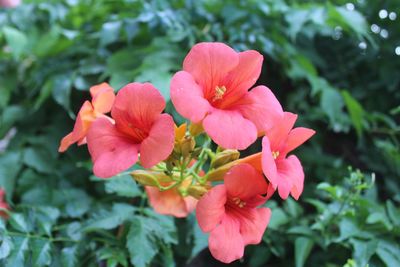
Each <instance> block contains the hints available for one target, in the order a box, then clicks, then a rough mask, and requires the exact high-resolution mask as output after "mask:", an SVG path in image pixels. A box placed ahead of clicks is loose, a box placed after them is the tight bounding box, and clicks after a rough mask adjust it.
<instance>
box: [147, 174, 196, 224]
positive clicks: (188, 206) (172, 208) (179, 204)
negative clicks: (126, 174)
mask: <svg viewBox="0 0 400 267" xmlns="http://www.w3.org/2000/svg"><path fill="white" fill-rule="evenodd" d="M172 182H173V181H171V182H170V183H160V184H161V185H162V186H168V185H170V184H171V183H172ZM190 183H191V180H190V179H186V180H185V181H183V182H182V185H183V186H189V185H190ZM146 193H147V196H148V197H149V202H150V205H151V206H152V207H153V209H154V210H155V211H156V212H157V213H159V214H164V215H172V216H175V217H177V218H184V217H187V216H188V215H189V214H190V213H191V212H192V211H193V210H194V208H195V207H196V204H197V199H195V198H194V197H192V196H182V194H181V193H180V192H179V188H178V187H174V188H172V189H170V190H166V191H160V190H159V189H158V188H157V187H153V186H146Z"/></svg>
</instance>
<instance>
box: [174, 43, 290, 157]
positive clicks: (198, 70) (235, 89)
mask: <svg viewBox="0 0 400 267" xmlns="http://www.w3.org/2000/svg"><path fill="white" fill-rule="evenodd" d="M262 61H263V57H262V55H261V54H259V53H258V52H257V51H254V50H248V51H244V52H240V53H238V52H235V51H234V50H233V49H232V48H230V47H229V46H227V45H225V44H223V43H199V44H197V45H195V46H194V47H193V48H192V49H191V50H190V52H189V54H188V55H187V56H186V58H185V60H184V62H183V71H179V72H177V73H176V74H175V75H174V76H173V78H172V80H171V100H172V102H173V104H174V106H175V108H176V110H177V111H178V112H179V113H180V114H181V115H182V116H183V117H185V118H187V119H189V120H191V121H192V122H194V123H200V122H202V124H203V127H204V130H205V132H206V133H207V134H208V135H209V136H210V137H211V138H212V140H213V141H214V142H215V143H217V144H218V145H220V146H222V147H223V148H231V149H245V148H247V147H248V146H249V145H250V144H252V143H253V142H254V141H255V140H256V138H257V134H258V132H261V131H265V130H268V129H270V128H272V126H273V125H274V123H275V122H276V121H277V120H280V119H281V117H282V116H283V111H282V107H281V105H280V103H279V102H278V100H277V99H276V97H275V96H274V94H273V93H272V92H271V90H269V89H268V88H267V87H265V86H257V87H255V88H253V89H252V90H251V91H249V89H250V88H251V87H252V86H253V85H254V83H255V82H256V81H257V79H258V77H259V75H260V72H261V67H262Z"/></svg>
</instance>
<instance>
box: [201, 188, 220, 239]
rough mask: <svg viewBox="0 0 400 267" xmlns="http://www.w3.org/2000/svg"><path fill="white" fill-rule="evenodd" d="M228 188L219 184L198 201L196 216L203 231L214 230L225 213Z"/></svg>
mask: <svg viewBox="0 0 400 267" xmlns="http://www.w3.org/2000/svg"><path fill="white" fill-rule="evenodd" d="M225 203H226V189H225V186H224V185H217V186H215V187H213V188H212V189H211V190H210V191H208V192H207V194H205V195H204V196H203V197H202V198H201V199H200V200H199V202H198V203H197V207H196V218H197V222H198V223H199V226H200V228H201V230H203V232H210V231H212V230H213V229H214V228H215V227H216V226H217V224H219V223H220V222H221V220H222V218H223V216H224V214H225Z"/></svg>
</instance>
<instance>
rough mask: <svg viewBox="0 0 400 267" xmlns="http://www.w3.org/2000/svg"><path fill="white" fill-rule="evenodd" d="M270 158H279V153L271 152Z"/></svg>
mask: <svg viewBox="0 0 400 267" xmlns="http://www.w3.org/2000/svg"><path fill="white" fill-rule="evenodd" d="M272 157H274V159H276V158H277V157H279V151H272Z"/></svg>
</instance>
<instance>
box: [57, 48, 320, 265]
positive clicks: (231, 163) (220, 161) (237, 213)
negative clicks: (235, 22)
mask: <svg viewBox="0 0 400 267" xmlns="http://www.w3.org/2000/svg"><path fill="white" fill-rule="evenodd" d="M262 62H263V56H262V55H261V54H259V53H258V52H257V51H254V50H249V51H244V52H236V51H234V50H233V49H232V48H230V47H229V46H227V45H225V44H223V43H199V44H197V45H195V46H194V47H193V48H192V49H191V50H190V52H189V54H188V55H187V56H186V58H185V60H184V62H183V70H182V71H179V72H177V73H176V74H175V75H174V76H173V77H172V80H171V85H170V89H171V91H170V94H171V100H172V103H173V105H174V107H175V109H176V110H177V112H178V113H179V114H180V115H182V116H183V117H184V118H185V119H187V120H188V123H184V124H182V125H180V126H179V127H178V126H176V125H175V124H174V121H173V118H172V117H171V116H170V115H168V114H165V113H162V112H163V110H164V109H165V106H166V103H165V100H164V98H163V97H162V96H161V94H160V93H159V91H158V90H157V89H156V88H155V87H154V86H153V85H152V84H150V83H130V84H128V85H126V86H124V87H123V88H122V89H120V90H119V91H118V93H117V95H114V90H113V89H112V88H111V87H110V86H109V85H108V84H106V83H103V84H100V85H97V86H94V87H92V88H90V93H91V96H92V101H91V102H89V101H86V102H85V103H84V104H83V106H82V108H81V109H80V111H79V113H78V116H77V119H76V122H75V126H74V129H73V131H72V132H71V133H70V134H68V135H67V136H66V137H64V139H63V140H62V141H61V145H60V148H59V151H60V152H63V151H65V150H66V149H67V148H68V147H69V146H70V145H71V144H73V143H78V145H81V144H84V143H87V145H88V149H89V152H90V155H91V157H92V161H93V172H94V174H95V175H96V176H98V177H101V178H108V177H112V176H115V175H117V174H119V173H121V172H123V171H126V170H128V169H129V168H130V167H132V166H133V165H134V164H136V163H138V165H139V166H141V167H142V168H141V169H137V168H135V170H133V171H131V172H130V174H131V175H132V177H133V178H134V179H135V180H136V181H137V182H138V183H140V184H142V185H144V186H145V190H146V192H147V195H148V199H149V203H150V205H151V206H152V207H153V208H154V209H155V210H156V211H157V212H158V213H161V214H165V215H172V216H176V217H186V216H188V215H189V214H190V213H191V212H192V211H193V210H196V218H197V221H198V224H199V226H200V228H201V229H202V230H203V231H204V232H208V233H210V235H209V248H210V251H211V253H212V255H213V256H214V257H215V258H216V259H218V260H220V261H222V262H224V263H229V262H232V261H234V260H236V259H239V258H241V257H243V253H244V247H245V246H246V245H248V244H258V243H259V242H260V241H261V239H262V236H263V234H264V232H265V229H266V228H267V225H268V222H269V220H270V217H271V210H270V209H269V208H267V207H265V203H266V201H267V200H268V199H269V198H270V197H271V196H272V195H273V194H274V192H275V191H277V192H278V194H279V196H280V197H281V198H282V199H286V198H287V197H288V196H289V194H290V195H292V197H293V198H295V199H296V200H297V199H298V198H299V197H300V195H301V193H302V191H303V184H304V172H303V168H302V166H301V163H300V161H299V159H298V158H297V157H296V156H294V155H288V154H289V153H290V152H291V151H292V150H294V149H295V148H297V147H298V146H300V145H301V144H303V143H304V142H305V141H306V140H308V139H309V138H310V137H311V136H312V135H313V134H314V133H315V132H314V131H313V130H311V129H307V128H302V127H298V128H293V126H294V124H295V121H296V119H297V115H295V114H293V113H290V112H285V111H283V109H282V107H281V105H280V103H279V101H278V100H277V98H276V97H275V96H274V94H273V93H272V92H271V90H270V89H268V88H267V87H266V86H262V85H260V86H256V87H254V88H252V86H253V85H254V84H255V82H256V81H257V79H258V77H259V75H260V73H261V68H262ZM108 113H110V116H108V115H107V114H108ZM257 138H262V151H261V152H259V153H256V154H253V155H250V156H248V157H244V158H240V152H239V151H238V150H244V149H246V148H248V147H249V146H250V145H251V144H253V143H254V142H255V141H256V140H257ZM211 141H213V142H211ZM213 143H215V144H216V145H213ZM215 147H216V149H212V148H215Z"/></svg>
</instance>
